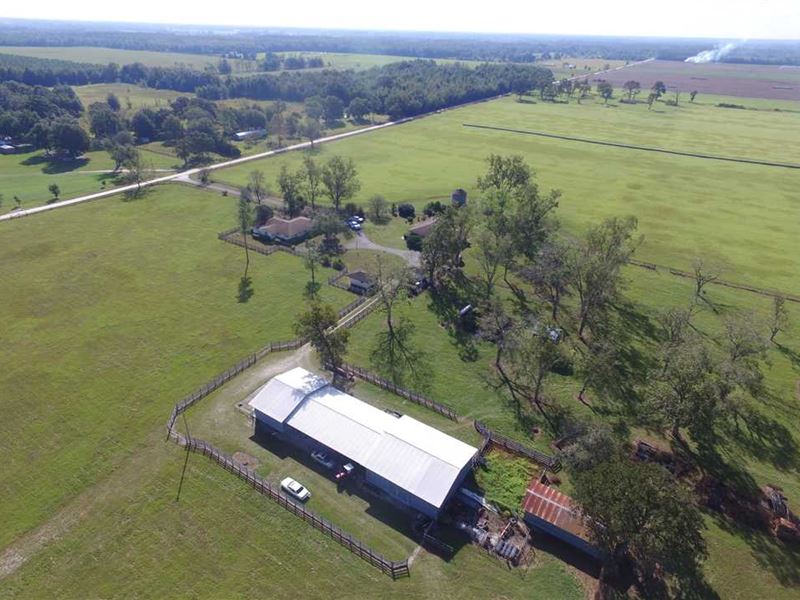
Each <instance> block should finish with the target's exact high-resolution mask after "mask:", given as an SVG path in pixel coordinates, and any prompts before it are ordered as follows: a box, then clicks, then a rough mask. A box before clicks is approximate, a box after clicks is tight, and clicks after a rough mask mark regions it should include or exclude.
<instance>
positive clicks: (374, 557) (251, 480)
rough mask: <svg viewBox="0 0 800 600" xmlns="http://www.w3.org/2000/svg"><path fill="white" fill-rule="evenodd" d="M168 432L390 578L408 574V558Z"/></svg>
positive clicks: (220, 456) (210, 448) (213, 450)
mask: <svg viewBox="0 0 800 600" xmlns="http://www.w3.org/2000/svg"><path fill="white" fill-rule="evenodd" d="M176 408H177V407H176ZM171 433H172V437H173V439H175V440H176V441H177V442H178V443H179V444H181V445H182V446H184V447H186V449H187V450H190V451H192V452H197V453H199V454H202V455H204V456H207V457H209V458H210V459H211V460H213V461H214V462H216V463H217V464H218V465H220V466H221V467H222V468H224V469H225V470H226V471H229V472H230V473H233V474H234V475H236V476H238V477H239V478H241V479H243V480H245V481H246V482H247V483H248V484H249V485H250V486H251V487H252V488H253V489H254V490H256V491H257V492H259V493H260V494H262V495H264V496H266V497H267V498H269V499H270V500H272V501H274V502H276V503H277V504H278V505H279V506H281V507H283V508H284V509H286V510H288V511H289V512H290V513H292V514H294V515H295V516H298V517H300V518H301V519H303V520H304V521H305V522H306V523H308V524H309V525H311V526H312V527H313V528H314V529H317V530H318V531H321V532H322V533H324V534H325V535H327V536H329V537H330V538H331V539H333V540H336V542H338V543H339V544H341V545H342V546H344V547H345V548H347V549H348V550H350V552H352V553H353V554H355V555H356V556H358V557H359V558H361V559H363V560H364V561H366V562H368V563H369V564H371V565H372V566H374V567H377V568H378V569H380V570H381V572H383V573H385V574H386V575H389V576H390V577H391V578H392V579H397V578H398V577H408V576H409V575H410V572H409V567H408V559H406V560H401V561H393V560H388V559H386V558H384V557H383V556H381V555H380V554H378V553H377V552H375V551H374V550H372V549H371V548H369V547H368V546H366V545H364V544H363V543H362V542H361V541H360V540H358V539H356V538H354V537H353V536H352V535H350V534H349V533H346V532H345V531H343V530H342V529H340V528H339V527H337V526H336V525H334V524H333V523H331V522H330V521H328V520H327V519H324V518H323V517H321V516H319V515H317V514H316V513H314V512H312V511H310V510H308V509H307V508H305V507H304V506H302V505H301V504H297V503H295V502H293V501H292V500H290V499H289V498H287V497H286V496H284V495H283V494H282V493H281V492H280V491H278V489H276V488H275V487H274V486H273V485H272V484H270V483H269V482H268V481H266V480H265V479H263V478H262V477H260V476H259V475H257V474H256V473H254V472H253V471H251V470H250V469H247V468H245V467H243V466H242V465H240V464H239V463H237V462H236V461H234V460H233V459H232V458H230V457H229V456H227V455H226V454H224V453H223V452H221V451H220V450H218V449H217V448H215V447H214V446H212V445H211V444H209V443H208V442H205V441H203V440H198V439H196V438H188V439H187V438H185V437H183V436H182V435H180V434H178V433H176V432H174V431H173V432H171Z"/></svg>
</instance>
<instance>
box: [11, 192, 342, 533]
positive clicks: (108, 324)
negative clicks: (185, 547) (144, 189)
mask: <svg viewBox="0 0 800 600" xmlns="http://www.w3.org/2000/svg"><path fill="white" fill-rule="evenodd" d="M234 212H235V211H234V205H233V201H232V200H230V199H224V198H222V197H220V196H218V195H214V194H209V193H206V192H204V191H200V190H195V189H192V188H188V187H185V186H178V185H173V186H164V187H159V188H157V189H156V190H154V191H152V192H150V193H149V194H148V195H146V197H144V198H142V199H139V200H135V201H131V202H124V201H123V200H121V199H120V198H116V197H115V198H111V199H108V200H106V201H104V202H101V203H94V204H89V205H86V206H80V207H75V208H72V209H70V210H64V211H59V212H57V213H56V212H54V213H50V214H47V215H43V216H41V217H37V218H35V219H24V220H21V221H16V222H12V223H8V224H4V226H3V227H0V246H2V248H3V253H4V254H3V261H1V262H0V314H1V315H2V321H3V323H4V324H5V325H4V330H3V341H4V343H3V344H2V345H1V346H0V361H1V362H2V363H3V364H4V365H5V366H4V368H3V369H2V372H1V373H0V412H2V414H3V419H2V423H0V439H1V440H2V456H3V462H4V464H3V470H2V472H1V473H0V507H2V508H0V514H1V515H2V516H1V517H0V547H2V546H5V545H6V544H7V543H9V542H10V541H11V540H13V539H14V538H15V537H16V536H17V535H19V534H20V533H22V532H24V531H27V530H28V529H30V528H32V527H34V526H36V525H37V524H39V523H40V522H42V520H44V519H46V518H48V516H49V515H51V514H52V512H53V511H54V510H55V509H56V508H57V507H58V506H59V505H61V504H62V503H64V502H65V501H66V500H68V499H69V498H70V497H72V496H74V495H75V494H77V493H79V492H81V491H83V490H85V489H86V488H87V487H88V486H91V485H92V484H93V483H94V482H95V481H96V480H97V479H98V477H102V476H103V475H104V474H105V473H107V472H108V471H109V470H113V469H114V468H115V465H117V464H119V462H120V461H121V460H124V458H125V456H126V455H127V454H128V453H129V452H131V450H132V449H133V448H136V447H137V446H138V445H140V444H141V443H142V435H143V432H146V431H148V430H151V429H152V428H153V427H154V426H157V425H160V424H161V422H162V421H163V419H164V415H166V414H168V412H169V407H170V406H171V405H172V404H174V403H175V402H176V400H177V399H179V398H180V397H181V396H182V395H184V394H186V393H188V392H190V391H192V390H193V389H194V388H196V387H197V386H198V385H199V384H201V383H202V382H203V381H205V380H207V379H208V378H210V377H211V376H213V375H215V374H216V373H218V372H220V371H222V370H224V369H226V368H227V367H229V366H230V365H231V364H232V363H234V362H235V361H237V360H239V359H240V358H242V357H243V356H244V355H246V354H248V353H250V352H252V351H254V350H255V349H257V348H259V347H260V346H262V345H263V344H265V343H266V342H268V341H270V340H280V339H287V338H290V337H293V332H292V320H293V316H294V315H295V314H296V313H297V312H298V311H299V310H300V309H301V308H302V289H303V286H304V283H305V280H306V274H305V272H304V267H303V264H302V261H301V260H300V259H298V258H295V257H292V256H289V255H286V254H283V253H278V254H275V255H273V256H270V257H268V258H266V257H263V256H260V255H253V256H252V257H251V259H252V260H251V270H250V273H251V275H252V277H253V286H254V289H255V295H254V296H253V298H252V299H251V300H250V301H249V302H248V303H246V304H240V303H238V302H237V299H236V297H237V286H238V281H239V278H240V277H241V275H242V269H243V268H244V253H243V251H242V250H241V249H239V248H236V247H234V246H231V245H229V244H224V243H222V242H220V241H218V240H217V239H216V235H215V234H216V232H217V231H219V230H221V229H224V228H227V227H230V226H231V225H232V224H233V222H234ZM325 294H326V296H327V297H328V298H329V299H331V300H332V301H334V302H335V303H336V304H340V305H344V304H346V303H347V302H349V301H350V295H348V294H347V293H346V292H342V291H341V290H338V289H334V288H331V287H326V288H325Z"/></svg>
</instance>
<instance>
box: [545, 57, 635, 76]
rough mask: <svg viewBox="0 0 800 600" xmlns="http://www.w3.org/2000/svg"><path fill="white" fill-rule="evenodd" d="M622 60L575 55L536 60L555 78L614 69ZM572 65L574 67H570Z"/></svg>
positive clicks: (619, 65)
mask: <svg viewBox="0 0 800 600" xmlns="http://www.w3.org/2000/svg"><path fill="white" fill-rule="evenodd" d="M625 63H626V61H624V60H606V59H605V58H580V57H576V56H567V57H562V58H560V59H558V60H556V59H549V60H543V61H540V62H537V63H536V65H537V66H539V67H545V68H546V69H550V70H551V71H552V72H553V76H554V77H555V78H556V79H561V78H562V77H579V76H580V77H583V76H587V77H589V76H591V74H592V73H596V72H597V71H602V70H607V69H616V68H617V67H622V66H624V65H625ZM570 65H572V66H573V67H574V68H570Z"/></svg>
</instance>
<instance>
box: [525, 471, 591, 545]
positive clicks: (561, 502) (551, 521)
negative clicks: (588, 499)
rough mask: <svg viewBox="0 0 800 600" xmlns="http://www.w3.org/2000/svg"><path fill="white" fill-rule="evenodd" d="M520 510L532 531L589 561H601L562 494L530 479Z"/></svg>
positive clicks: (576, 513)
mask: <svg viewBox="0 0 800 600" xmlns="http://www.w3.org/2000/svg"><path fill="white" fill-rule="evenodd" d="M523 509H524V511H525V522H526V523H527V524H528V525H530V526H531V527H532V528H533V529H535V530H538V531H543V532H544V533H547V534H549V535H552V536H553V537H555V538H557V539H559V540H561V541H562V542H566V543H567V544H569V545H570V546H572V547H573V548H576V549H578V550H580V551H581V552H584V553H585V554H587V555H589V556H590V557H592V558H596V559H597V558H601V557H602V552H601V551H600V549H599V548H598V547H597V546H595V545H594V544H593V543H592V542H591V540H590V539H589V533H588V531H587V529H586V526H585V525H584V523H583V518H582V516H581V513H580V511H579V510H578V509H577V508H576V506H575V504H574V503H573V501H572V498H570V497H569V496H567V495H566V494H563V493H562V492H560V491H559V490H557V489H556V488H554V487H551V486H549V485H546V484H544V483H542V482H540V481H538V480H535V479H534V480H533V481H531V483H530V485H529V486H528V492H527V494H526V495H525V502H524V504H523Z"/></svg>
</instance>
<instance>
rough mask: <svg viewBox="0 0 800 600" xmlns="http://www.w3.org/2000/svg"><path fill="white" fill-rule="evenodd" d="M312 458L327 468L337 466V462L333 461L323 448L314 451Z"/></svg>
mask: <svg viewBox="0 0 800 600" xmlns="http://www.w3.org/2000/svg"><path fill="white" fill-rule="evenodd" d="M311 458H313V459H314V460H315V461H317V462H318V463H319V464H321V465H322V466H323V467H325V468H326V469H333V468H334V467H335V466H336V463H335V462H333V459H332V458H331V457H330V456H328V455H327V454H325V453H324V452H323V451H322V450H316V451H314V452H312V453H311Z"/></svg>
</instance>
